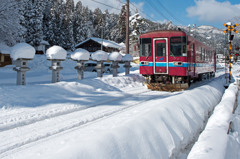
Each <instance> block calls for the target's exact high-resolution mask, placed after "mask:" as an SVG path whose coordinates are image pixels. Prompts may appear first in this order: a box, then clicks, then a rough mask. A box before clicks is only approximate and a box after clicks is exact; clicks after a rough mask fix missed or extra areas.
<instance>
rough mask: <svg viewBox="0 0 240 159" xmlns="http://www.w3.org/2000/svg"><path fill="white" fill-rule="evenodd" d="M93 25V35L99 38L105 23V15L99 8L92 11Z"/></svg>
mask: <svg viewBox="0 0 240 159" xmlns="http://www.w3.org/2000/svg"><path fill="white" fill-rule="evenodd" d="M93 18H94V19H93V27H94V30H95V32H94V34H93V36H94V37H98V38H101V37H102V35H101V34H102V32H103V29H104V25H105V17H104V14H103V13H102V11H101V10H100V9H99V8H96V9H95V10H94V12H93Z"/></svg>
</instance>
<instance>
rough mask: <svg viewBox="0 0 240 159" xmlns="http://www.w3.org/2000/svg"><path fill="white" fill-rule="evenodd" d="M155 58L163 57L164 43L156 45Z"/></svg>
mask: <svg viewBox="0 0 240 159" xmlns="http://www.w3.org/2000/svg"><path fill="white" fill-rule="evenodd" d="M157 56H165V43H157Z"/></svg>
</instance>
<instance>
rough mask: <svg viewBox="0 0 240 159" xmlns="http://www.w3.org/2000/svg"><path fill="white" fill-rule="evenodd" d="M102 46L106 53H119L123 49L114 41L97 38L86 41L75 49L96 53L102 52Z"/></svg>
mask: <svg viewBox="0 0 240 159" xmlns="http://www.w3.org/2000/svg"><path fill="white" fill-rule="evenodd" d="M101 45H102V46H103V50H104V51H106V52H113V51H119V50H120V49H121V48H122V46H121V45H119V44H118V43H116V42H114V41H110V40H106V39H100V38H95V37H91V38H88V39H86V40H85V41H83V42H81V43H79V44H77V45H76V46H75V47H76V48H83V49H86V50H88V51H89V52H95V51H97V50H101Z"/></svg>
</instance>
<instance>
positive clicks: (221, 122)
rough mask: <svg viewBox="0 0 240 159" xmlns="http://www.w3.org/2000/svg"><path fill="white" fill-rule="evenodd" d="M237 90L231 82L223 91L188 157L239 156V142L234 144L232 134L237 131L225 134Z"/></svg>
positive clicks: (206, 158)
mask: <svg viewBox="0 0 240 159" xmlns="http://www.w3.org/2000/svg"><path fill="white" fill-rule="evenodd" d="M237 91H238V86H237V85H234V84H231V85H230V86H229V88H228V89H227V90H226V91H225V93H224V95H223V98H222V100H221V102H220V103H219V104H218V105H217V106H216V108H215V109H214V112H213V115H212V116H211V118H210V119H209V121H208V123H207V125H206V128H205V130H204V131H203V132H202V134H201V135H200V137H199V139H198V141H197V142H196V143H195V145H194V146H193V148H192V150H191V152H190V153H189V155H188V159H212V158H217V159H225V158H227V159H228V158H229V159H230V158H231V159H239V158H240V152H239V151H238V150H239V148H240V147H239V144H236V141H234V139H233V138H234V136H235V137H238V133H235V134H233V135H228V134H227V131H228V127H229V123H230V121H232V120H233V119H234V116H235V115H234V114H232V110H233V107H234V103H235V99H236V94H237ZM235 120H236V121H235V122H236V124H237V123H238V124H239V119H238V118H236V119H235ZM237 130H239V128H238V129H237ZM238 138H239V137H238ZM233 145H234V146H233ZM227 147H228V148H227ZM234 150H235V151H234Z"/></svg>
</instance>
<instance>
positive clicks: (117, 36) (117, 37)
mask: <svg viewBox="0 0 240 159" xmlns="http://www.w3.org/2000/svg"><path fill="white" fill-rule="evenodd" d="M126 13H127V10H126V5H123V6H122V9H121V12H120V14H119V17H118V21H117V25H116V26H115V27H114V29H113V31H112V33H111V36H112V38H113V40H114V41H116V42H118V43H120V42H123V41H125V37H126Z"/></svg>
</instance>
